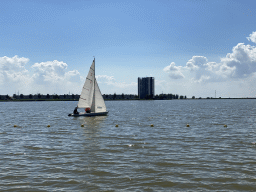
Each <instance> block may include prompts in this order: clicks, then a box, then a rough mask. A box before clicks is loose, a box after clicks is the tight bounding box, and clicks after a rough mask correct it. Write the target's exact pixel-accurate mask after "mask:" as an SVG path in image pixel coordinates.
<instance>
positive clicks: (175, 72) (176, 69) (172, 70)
mask: <svg viewBox="0 0 256 192" xmlns="http://www.w3.org/2000/svg"><path fill="white" fill-rule="evenodd" d="M181 71H182V67H181V66H176V65H175V63H174V62H172V63H171V64H170V65H168V66H166V67H165V68H164V72H166V73H169V77H170V78H172V79H183V78H185V76H184V75H183V74H182V72H181Z"/></svg>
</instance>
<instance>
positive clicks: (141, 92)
mask: <svg viewBox="0 0 256 192" xmlns="http://www.w3.org/2000/svg"><path fill="white" fill-rule="evenodd" d="M154 95H155V79H154V77H142V78H140V77H139V78H138V97H139V99H153V98H154Z"/></svg>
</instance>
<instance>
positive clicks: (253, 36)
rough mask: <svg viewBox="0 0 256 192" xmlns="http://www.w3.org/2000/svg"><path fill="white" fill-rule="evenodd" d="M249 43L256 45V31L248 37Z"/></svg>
mask: <svg viewBox="0 0 256 192" xmlns="http://www.w3.org/2000/svg"><path fill="white" fill-rule="evenodd" d="M247 39H248V41H251V42H253V43H256V31H254V32H252V34H250V35H249V37H247Z"/></svg>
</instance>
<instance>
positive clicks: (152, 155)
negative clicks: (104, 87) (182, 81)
mask: <svg viewBox="0 0 256 192" xmlns="http://www.w3.org/2000/svg"><path fill="white" fill-rule="evenodd" d="M255 103H256V100H249V99H248V100H232V99H228V100H171V101H106V105H107V108H108V110H109V115H108V116H106V117H79V118H76V117H68V114H69V113H71V112H72V111H73V109H74V107H75V106H76V104H77V102H61V101H60V102H2V103H0V147H1V151H0V191H255V190H256V144H255V142H256V123H255V121H256V104H255ZM82 124H84V127H81V125H82ZM151 124H152V125H153V127H151ZM187 124H189V127H187V126H186V125H187ZM224 124H226V125H227V127H224ZM14 125H17V127H14ZM47 125H50V127H47ZM115 125H118V127H116V126H115Z"/></svg>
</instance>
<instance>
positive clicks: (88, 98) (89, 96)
mask: <svg viewBox="0 0 256 192" xmlns="http://www.w3.org/2000/svg"><path fill="white" fill-rule="evenodd" d="M94 83H95V59H94V60H93V62H92V65H91V67H90V70H89V73H88V75H87V77H86V81H85V83H84V86H83V89H82V93H81V95H80V98H79V101H78V104H77V106H78V108H87V107H89V108H90V107H91V106H92V101H93V96H94V87H95V86H94Z"/></svg>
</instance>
